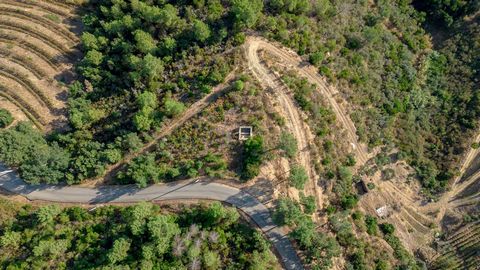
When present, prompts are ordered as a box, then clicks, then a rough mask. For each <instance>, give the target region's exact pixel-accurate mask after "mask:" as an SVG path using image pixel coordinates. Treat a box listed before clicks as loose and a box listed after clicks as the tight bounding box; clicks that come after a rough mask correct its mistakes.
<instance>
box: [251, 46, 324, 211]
mask: <svg viewBox="0 0 480 270" xmlns="http://www.w3.org/2000/svg"><path fill="white" fill-rule="evenodd" d="M261 45H262V43H259V42H257V41H256V39H254V38H249V39H248V40H247V42H246V43H245V53H246V58H247V64H248V67H249V68H250V70H251V71H252V72H253V74H254V76H255V77H256V79H257V80H258V81H259V82H260V84H262V86H263V87H265V88H270V89H271V90H272V92H274V93H275V98H276V100H277V101H278V103H279V105H280V110H281V112H280V114H281V115H284V116H285V120H286V121H285V126H286V128H287V130H288V131H289V132H291V133H292V134H293V136H294V137H295V138H296V139H297V148H298V149H300V151H299V154H298V155H297V162H298V163H299V164H301V165H302V166H303V167H304V168H305V169H306V171H307V173H308V178H309V179H310V181H308V183H306V185H308V186H307V188H306V190H311V191H314V192H315V194H310V195H314V196H315V197H316V201H317V205H318V206H319V208H322V204H323V198H322V197H323V192H322V190H321V188H320V187H319V186H318V185H317V182H316V180H317V176H316V174H315V171H314V170H313V168H312V158H311V155H310V151H309V150H308V147H309V142H310V141H311V140H312V134H311V133H310V129H309V127H308V125H307V124H306V123H305V121H304V120H303V119H302V117H301V115H300V112H299V109H298V107H297V106H295V104H294V102H293V100H292V98H290V97H289V96H288V95H287V93H288V91H289V90H288V88H287V87H285V85H284V84H283V83H282V82H281V81H280V80H279V78H278V77H277V76H275V75H274V74H272V73H271V72H270V71H269V70H268V69H267V68H266V67H265V66H263V65H262V64H261V60H260V59H259V56H258V53H259V50H260V48H262V47H261Z"/></svg>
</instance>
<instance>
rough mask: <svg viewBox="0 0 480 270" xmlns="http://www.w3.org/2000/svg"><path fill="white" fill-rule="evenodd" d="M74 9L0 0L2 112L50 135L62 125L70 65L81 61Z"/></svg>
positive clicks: (48, 3) (0, 93) (62, 4)
mask: <svg viewBox="0 0 480 270" xmlns="http://www.w3.org/2000/svg"><path fill="white" fill-rule="evenodd" d="M73 9H74V7H73V6H70V5H67V4H65V3H61V2H58V3H57V2H56V1H28V0H22V1H13V0H0V107H2V108H5V109H7V110H9V111H10V112H11V113H12V114H13V115H14V117H15V119H16V120H17V121H18V120H21V121H23V120H27V119H28V120H30V121H31V122H32V123H33V124H35V126H37V127H38V128H39V129H41V130H44V131H48V130H51V129H57V128H62V127H64V126H65V122H66V121H65V120H66V118H65V115H64V114H65V106H66V105H65V104H66V88H65V86H64V83H68V82H69V81H70V80H71V79H72V78H73V77H74V74H73V72H72V70H71V69H72V64H71V62H73V61H75V60H76V59H78V58H79V54H78V51H77V50H76V49H75V47H76V46H77V44H78V41H79V39H78V37H77V35H76V34H75V33H74V32H73V31H72V30H71V29H74V28H75V27H76V26H75V25H74V23H73V22H74V20H73V19H72V16H73Z"/></svg>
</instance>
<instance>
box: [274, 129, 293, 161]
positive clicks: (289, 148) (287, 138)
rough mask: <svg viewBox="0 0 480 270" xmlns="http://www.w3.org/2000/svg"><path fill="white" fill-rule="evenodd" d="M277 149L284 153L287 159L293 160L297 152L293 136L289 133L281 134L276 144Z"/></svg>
mask: <svg viewBox="0 0 480 270" xmlns="http://www.w3.org/2000/svg"><path fill="white" fill-rule="evenodd" d="M278 148H280V149H281V150H282V151H284V152H285V154H287V156H288V157H289V158H293V157H295V155H296V154H297V151H298V147H297V139H295V136H293V134H291V133H287V132H282V134H281V135H280V141H279V142H278Z"/></svg>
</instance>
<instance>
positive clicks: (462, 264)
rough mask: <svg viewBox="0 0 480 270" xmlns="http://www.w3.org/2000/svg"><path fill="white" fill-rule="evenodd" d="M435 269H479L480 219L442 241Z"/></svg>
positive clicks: (434, 265) (434, 264)
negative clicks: (440, 252)
mask: <svg viewBox="0 0 480 270" xmlns="http://www.w3.org/2000/svg"><path fill="white" fill-rule="evenodd" d="M439 245H440V248H439V250H441V251H442V254H441V255H440V256H438V257H437V258H436V259H435V261H434V263H433V266H432V268H433V269H472V270H473V269H478V266H479V265H480V221H476V222H472V223H470V224H468V225H466V226H464V227H463V228H461V229H460V230H458V231H457V232H455V233H453V234H451V235H450V236H448V237H447V239H446V240H445V241H442V242H440V244H439Z"/></svg>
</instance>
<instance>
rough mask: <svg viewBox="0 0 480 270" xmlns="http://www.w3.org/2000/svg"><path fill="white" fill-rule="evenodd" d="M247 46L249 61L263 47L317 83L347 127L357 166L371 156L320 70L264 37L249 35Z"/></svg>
mask: <svg viewBox="0 0 480 270" xmlns="http://www.w3.org/2000/svg"><path fill="white" fill-rule="evenodd" d="M246 47H247V48H250V49H249V53H248V54H247V58H248V59H247V60H248V61H249V63H250V62H251V61H252V60H255V58H254V57H255V54H252V53H250V52H252V51H254V49H256V50H259V49H263V50H266V51H268V52H270V53H272V54H274V55H276V56H278V57H279V58H280V59H281V60H282V61H284V62H286V63H287V64H288V65H290V66H291V67H292V68H293V69H295V70H296V71H298V72H299V73H300V75H302V76H303V77H305V78H306V79H308V81H309V82H310V83H312V84H315V85H316V86H317V89H318V90H319V91H320V92H321V94H322V95H323V96H324V97H325V98H327V99H328V102H329V103H330V105H331V108H332V110H333V111H334V113H335V116H336V117H337V119H338V120H339V121H340V122H341V125H342V126H343V127H344V128H345V129H346V131H347V136H348V141H349V143H350V144H351V145H352V148H353V149H352V150H353V152H354V153H355V155H356V158H357V166H361V165H363V164H364V163H365V162H367V161H368V159H369V158H368V152H367V149H366V147H365V146H364V145H362V144H360V143H359V142H358V139H357V134H356V132H357V129H356V128H355V125H354V124H353V122H352V120H351V119H350V117H349V116H348V113H347V111H346V109H345V108H342V106H341V105H340V104H339V103H338V102H337V100H336V98H337V99H338V97H335V95H336V94H337V93H338V91H337V90H336V89H335V88H333V87H332V86H329V85H328V84H327V82H326V81H325V79H324V78H323V77H322V76H320V75H319V74H318V71H317V69H316V68H315V67H314V66H312V65H309V64H306V63H305V61H304V60H303V59H302V58H301V57H300V56H298V55H297V54H295V53H294V52H292V51H290V50H288V49H285V48H281V47H279V46H276V45H274V44H272V43H271V42H268V41H266V40H264V39H262V38H258V37H248V38H247V41H246ZM257 58H258V57H257ZM255 69H257V70H258V69H262V67H261V65H260V64H259V63H258V64H256V65H255ZM264 73H265V72H264ZM266 76H270V75H268V71H267V73H266V74H263V76H262V78H261V79H264V80H266V82H268V79H267V78H266ZM270 81H271V79H270ZM274 85H275V84H274ZM297 140H298V138H297Z"/></svg>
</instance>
